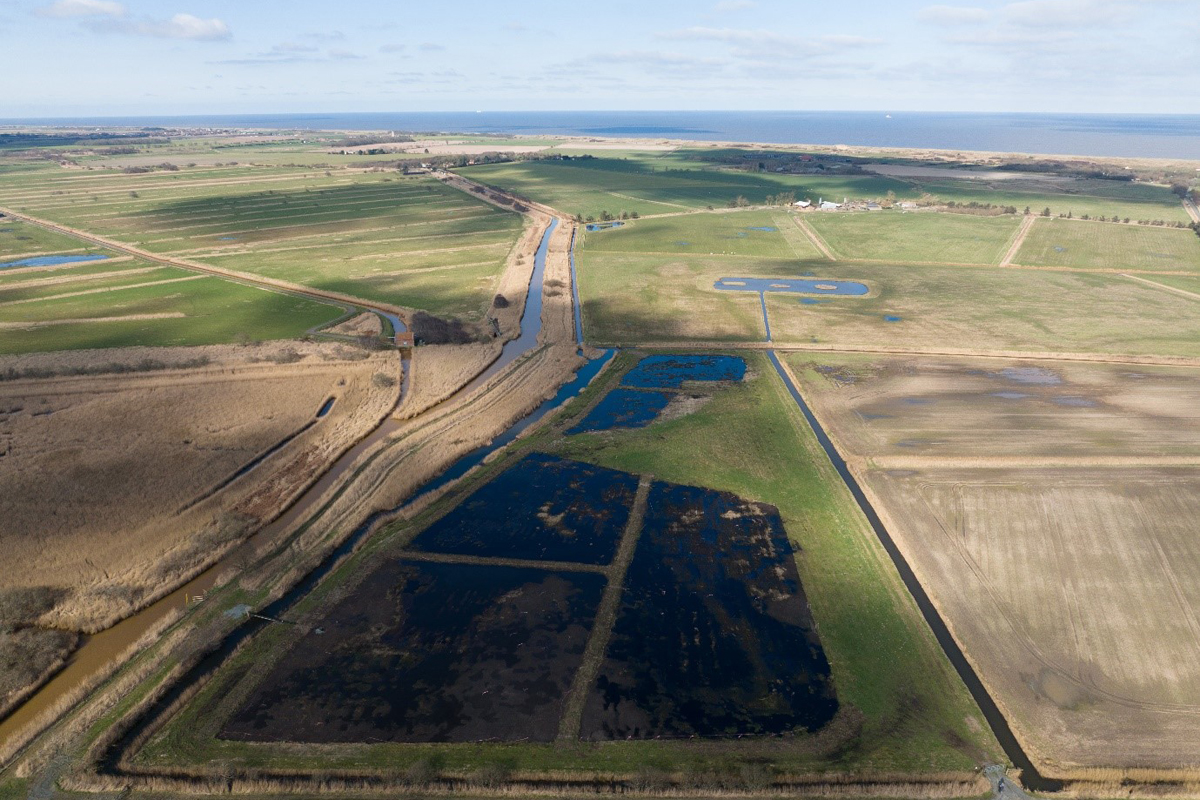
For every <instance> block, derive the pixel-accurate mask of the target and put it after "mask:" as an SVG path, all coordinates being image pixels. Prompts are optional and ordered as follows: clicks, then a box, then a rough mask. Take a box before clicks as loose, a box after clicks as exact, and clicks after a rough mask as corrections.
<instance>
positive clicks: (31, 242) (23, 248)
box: [0, 198, 105, 276]
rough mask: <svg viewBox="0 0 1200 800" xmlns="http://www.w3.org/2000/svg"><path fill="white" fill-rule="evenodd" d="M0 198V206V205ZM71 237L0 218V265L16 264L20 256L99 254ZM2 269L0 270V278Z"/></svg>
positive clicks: (96, 250) (95, 249)
mask: <svg viewBox="0 0 1200 800" xmlns="http://www.w3.org/2000/svg"><path fill="white" fill-rule="evenodd" d="M2 204H3V203H2V198H0V205H2ZM103 252H105V251H104V250H102V249H100V248H98V247H92V246H90V245H87V244H85V243H84V242H81V241H79V240H78V239H75V238H73V237H71V236H67V235H65V234H61V233H54V232H53V231H48V230H45V229H43V228H39V227H37V226H36V225H29V224H28V223H24V222H18V221H17V220H14V219H9V218H8V217H0V263H4V262H6V261H18V260H21V258H22V257H27V256H38V255H65V254H68V253H70V254H80V253H103ZM4 272H5V270H0V276H3V275H4Z"/></svg>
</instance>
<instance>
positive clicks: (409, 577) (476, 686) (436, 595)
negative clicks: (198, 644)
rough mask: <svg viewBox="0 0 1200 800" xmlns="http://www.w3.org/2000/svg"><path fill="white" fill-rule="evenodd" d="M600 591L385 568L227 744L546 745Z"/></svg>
mask: <svg viewBox="0 0 1200 800" xmlns="http://www.w3.org/2000/svg"><path fill="white" fill-rule="evenodd" d="M603 586H604V578H603V576H601V575H594V574H588V573H578V572H574V573H573V572H552V571H545V570H539V569H528V568H515V567H505V566H491V565H488V566H480V565H470V564H446V563H405V562H402V561H398V562H393V563H391V564H388V565H387V566H385V567H384V568H382V569H380V570H378V571H377V572H376V573H375V574H374V575H372V576H371V577H370V578H368V579H367V581H366V582H365V583H364V584H363V585H362V586H361V587H360V588H359V590H358V592H357V593H356V594H354V595H353V596H351V597H349V598H347V599H346V600H344V601H343V602H341V603H340V604H338V605H337V606H336V607H335V608H334V609H333V611H331V612H330V614H329V615H328V616H327V617H326V618H325V619H324V620H323V621H322V623H321V627H318V628H314V629H313V630H312V631H311V632H310V633H308V634H306V635H305V636H303V637H302V638H301V639H300V641H299V643H298V644H297V645H296V647H294V648H293V649H292V650H291V651H290V652H289V653H288V654H287V655H286V656H285V657H284V658H283V660H282V661H281V662H280V663H279V664H278V665H277V666H276V667H275V668H274V669H273V670H272V671H271V672H270V674H269V675H268V676H267V678H266V679H265V680H264V681H263V683H262V684H261V685H260V686H259V687H258V688H257V689H256V690H255V692H254V694H253V695H252V696H251V698H250V700H249V702H248V703H247V704H246V705H245V706H244V707H243V709H242V710H241V711H239V712H238V713H237V714H236V715H235V716H234V717H233V718H232V719H231V720H230V721H229V722H228V723H227V724H226V726H225V728H224V730H222V732H221V737H222V738H227V739H253V740H258V741H263V740H265V741H279V740H285V741H296V742H366V741H390V742H462V741H480V740H488V739H504V740H518V739H524V740H533V741H550V740H552V739H553V738H554V736H555V734H556V732H557V730H558V720H559V714H560V711H561V709H560V702H561V699H562V697H563V695H564V694H565V692H566V690H567V688H568V687H569V686H570V683H571V679H572V677H573V676H574V674H575V670H576V669H577V668H578V666H579V662H580V658H581V656H582V653H583V648H584V645H585V644H586V642H587V636H588V631H589V630H590V628H591V624H592V618H593V615H594V613H595V608H596V606H597V604H598V603H599V601H600V593H601V591H602V590H603Z"/></svg>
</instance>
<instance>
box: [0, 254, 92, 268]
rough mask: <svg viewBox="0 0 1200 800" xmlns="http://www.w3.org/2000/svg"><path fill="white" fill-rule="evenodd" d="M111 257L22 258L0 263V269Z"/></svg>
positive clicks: (44, 265) (43, 265) (51, 265)
mask: <svg viewBox="0 0 1200 800" xmlns="http://www.w3.org/2000/svg"><path fill="white" fill-rule="evenodd" d="M109 258H112V256H105V255H99V254H97V255H75V256H34V257H32V258H22V259H20V260H19V261H4V262H0V269H14V268H16V267H57V266H58V265H59V264H74V263H76V262H83V261H105V260H107V259H109Z"/></svg>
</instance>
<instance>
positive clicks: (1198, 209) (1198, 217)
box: [1183, 198, 1200, 222]
mask: <svg viewBox="0 0 1200 800" xmlns="http://www.w3.org/2000/svg"><path fill="white" fill-rule="evenodd" d="M1183 210H1184V211H1186V212H1187V213H1188V216H1189V217H1191V218H1192V221H1193V222H1200V206H1198V205H1196V203H1195V201H1194V200H1188V199H1186V198H1185V199H1184V201H1183Z"/></svg>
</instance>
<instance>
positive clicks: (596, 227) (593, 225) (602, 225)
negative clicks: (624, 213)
mask: <svg viewBox="0 0 1200 800" xmlns="http://www.w3.org/2000/svg"><path fill="white" fill-rule="evenodd" d="M624 224H625V223H624V222H618V221H613V222H589V223H588V225H587V229H588V230H589V231H590V232H592V233H595V232H596V231H606V230H608V229H609V228H620V227H621V226H622V225H624Z"/></svg>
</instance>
